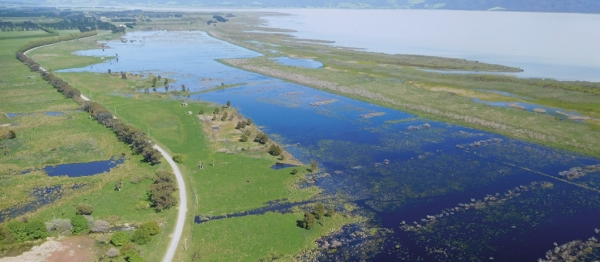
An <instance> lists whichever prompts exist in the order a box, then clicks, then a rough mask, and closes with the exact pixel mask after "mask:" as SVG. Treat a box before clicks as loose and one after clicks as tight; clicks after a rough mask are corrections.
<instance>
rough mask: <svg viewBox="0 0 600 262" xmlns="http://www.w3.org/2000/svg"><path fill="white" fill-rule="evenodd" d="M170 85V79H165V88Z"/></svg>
mask: <svg viewBox="0 0 600 262" xmlns="http://www.w3.org/2000/svg"><path fill="white" fill-rule="evenodd" d="M168 84H169V79H166V78H165V86H167V85H168Z"/></svg>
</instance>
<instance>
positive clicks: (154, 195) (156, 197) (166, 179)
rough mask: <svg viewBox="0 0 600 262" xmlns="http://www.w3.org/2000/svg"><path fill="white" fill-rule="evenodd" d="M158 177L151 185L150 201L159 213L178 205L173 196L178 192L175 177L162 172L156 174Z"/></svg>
mask: <svg viewBox="0 0 600 262" xmlns="http://www.w3.org/2000/svg"><path fill="white" fill-rule="evenodd" d="M156 175H157V178H156V179H155V180H154V183H153V184H152V185H150V189H149V199H150V201H152V204H153V206H154V208H155V209H156V210H157V211H162V210H164V209H169V208H170V207H172V206H175V205H176V204H177V198H175V197H174V196H173V192H175V190H176V187H175V179H174V177H175V175H173V174H172V173H169V172H166V171H162V170H161V171H158V172H156Z"/></svg>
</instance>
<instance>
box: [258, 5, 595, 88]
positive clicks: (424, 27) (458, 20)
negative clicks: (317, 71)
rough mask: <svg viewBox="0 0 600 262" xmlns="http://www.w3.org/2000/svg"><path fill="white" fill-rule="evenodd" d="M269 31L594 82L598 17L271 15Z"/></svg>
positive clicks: (475, 13) (523, 14)
mask: <svg viewBox="0 0 600 262" xmlns="http://www.w3.org/2000/svg"><path fill="white" fill-rule="evenodd" d="M273 11H277V12H281V13H288V14H291V15H290V16H265V17H263V19H265V20H266V21H267V22H268V27H273V28H282V29H291V30H296V31H297V32H296V33H290V34H292V35H294V36H296V37H298V38H302V39H318V40H329V41H335V45H337V46H344V47H354V48H362V49H366V50H367V51H371V52H383V53H389V54H419V55H431V56H443V57H453V58H463V59H469V60H477V61H481V62H486V63H494V64H502V65H507V66H513V67H518V68H521V69H523V70H524V72H522V73H519V74H516V75H519V76H520V77H539V78H551V79H557V80H585V81H594V82H600V74H598V72H600V59H598V58H600V48H598V46H600V34H598V30H599V29H600V15H590V14H558V13H526V12H490V11H453V10H340V9H290V10H286V9H284V10H273Z"/></svg>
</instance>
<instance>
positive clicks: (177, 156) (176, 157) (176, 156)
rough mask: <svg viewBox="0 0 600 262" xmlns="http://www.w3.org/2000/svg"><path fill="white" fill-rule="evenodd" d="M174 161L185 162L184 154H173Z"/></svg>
mask: <svg viewBox="0 0 600 262" xmlns="http://www.w3.org/2000/svg"><path fill="white" fill-rule="evenodd" d="M173 161H175V162H177V163H183V156H182V155H175V156H173Z"/></svg>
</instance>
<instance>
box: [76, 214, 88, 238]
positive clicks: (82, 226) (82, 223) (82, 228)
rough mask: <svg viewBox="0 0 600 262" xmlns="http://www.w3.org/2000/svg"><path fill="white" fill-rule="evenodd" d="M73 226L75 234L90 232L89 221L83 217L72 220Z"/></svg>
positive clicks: (77, 216) (79, 216)
mask: <svg viewBox="0 0 600 262" xmlns="http://www.w3.org/2000/svg"><path fill="white" fill-rule="evenodd" d="M71 225H73V230H72V231H73V234H75V235H80V234H85V233H87V232H89V231H90V227H89V225H88V221H87V219H85V217H84V216H82V215H74V216H73V217H72V218H71Z"/></svg>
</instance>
